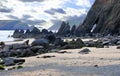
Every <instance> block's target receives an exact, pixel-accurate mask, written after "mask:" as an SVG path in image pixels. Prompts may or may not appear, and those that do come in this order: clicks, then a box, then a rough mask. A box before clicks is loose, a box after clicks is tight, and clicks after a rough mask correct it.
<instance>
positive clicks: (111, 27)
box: [76, 0, 120, 35]
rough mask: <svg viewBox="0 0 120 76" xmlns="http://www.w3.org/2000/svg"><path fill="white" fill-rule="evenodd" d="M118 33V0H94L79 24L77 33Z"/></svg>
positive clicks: (119, 11)
mask: <svg viewBox="0 0 120 76" xmlns="http://www.w3.org/2000/svg"><path fill="white" fill-rule="evenodd" d="M93 26H94V27H95V26H96V27H95V29H94V30H93V32H94V33H104V34H120V0H96V1H95V3H94V4H93V6H92V7H91V9H90V11H89V12H88V14H87V17H86V19H85V20H84V22H83V24H82V25H80V26H79V27H78V28H77V30H76V33H77V35H80V34H79V33H81V34H84V33H90V32H91V29H92V28H93Z"/></svg>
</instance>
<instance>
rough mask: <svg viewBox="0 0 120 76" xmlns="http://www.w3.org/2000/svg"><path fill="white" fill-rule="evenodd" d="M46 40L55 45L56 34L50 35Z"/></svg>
mask: <svg viewBox="0 0 120 76" xmlns="http://www.w3.org/2000/svg"><path fill="white" fill-rule="evenodd" d="M45 38H46V39H47V40H48V41H49V43H54V41H55V40H56V37H55V35H54V34H52V35H48V36H46V37H45Z"/></svg>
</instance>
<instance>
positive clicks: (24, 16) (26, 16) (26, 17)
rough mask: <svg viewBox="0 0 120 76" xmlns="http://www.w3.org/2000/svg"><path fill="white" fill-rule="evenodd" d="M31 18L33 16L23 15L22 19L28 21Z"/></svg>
mask: <svg viewBox="0 0 120 76" xmlns="http://www.w3.org/2000/svg"><path fill="white" fill-rule="evenodd" d="M29 18H32V16H31V15H23V17H22V19H24V20H26V19H29Z"/></svg>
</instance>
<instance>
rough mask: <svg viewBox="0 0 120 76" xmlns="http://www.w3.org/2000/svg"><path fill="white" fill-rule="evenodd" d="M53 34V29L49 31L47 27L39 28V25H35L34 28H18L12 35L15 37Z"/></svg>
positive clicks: (38, 36) (37, 36)
mask: <svg viewBox="0 0 120 76" xmlns="http://www.w3.org/2000/svg"><path fill="white" fill-rule="evenodd" d="M51 34H53V32H52V31H48V30H47V29H43V30H41V31H40V30H39V29H38V28H37V27H34V28H33V29H32V30H29V29H27V30H25V31H24V30H18V29H16V30H15V31H14V33H13V35H12V37H13V38H41V37H44V36H46V35H51Z"/></svg>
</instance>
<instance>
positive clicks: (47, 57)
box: [41, 56, 55, 58]
mask: <svg viewBox="0 0 120 76" xmlns="http://www.w3.org/2000/svg"><path fill="white" fill-rule="evenodd" d="M51 57H55V56H42V57H41V58H51Z"/></svg>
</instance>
